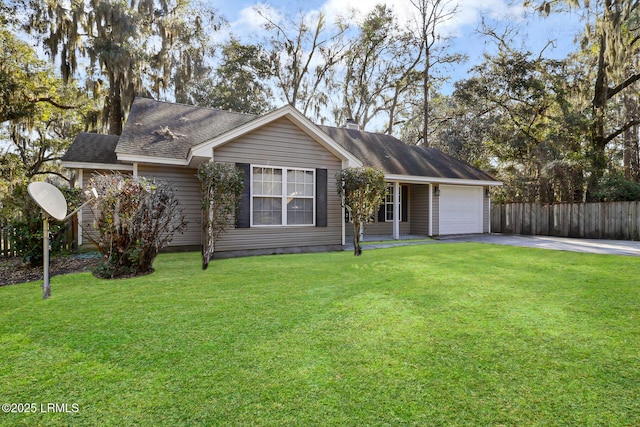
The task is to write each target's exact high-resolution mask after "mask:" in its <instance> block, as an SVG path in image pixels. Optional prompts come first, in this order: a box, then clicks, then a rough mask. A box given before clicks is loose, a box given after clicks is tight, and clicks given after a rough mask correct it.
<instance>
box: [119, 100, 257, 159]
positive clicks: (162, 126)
mask: <svg viewBox="0 0 640 427" xmlns="http://www.w3.org/2000/svg"><path fill="white" fill-rule="evenodd" d="M257 117H258V116H254V115H251V114H240V113H233V112H229V111H221V110H214V109H211V108H203V107H195V106H193V105H184V104H174V103H169V102H161V101H155V100H152V99H147V98H136V99H135V101H134V102H133V105H132V106H131V111H130V112H129V118H128V119H127V123H126V125H125V127H124V129H123V131H122V135H120V142H119V143H118V147H117V148H116V153H117V154H118V155H126V156H147V157H160V158H169V159H180V160H183V159H186V158H187V156H188V155H189V150H190V149H191V147H193V146H195V145H198V144H200V143H202V142H205V141H207V140H209V139H212V138H215V137H216V136H219V135H222V134H223V133H225V132H228V131H230V130H232V129H235V128H237V127H238V126H241V125H243V124H245V123H248V122H250V121H252V120H254V119H256V118H257Z"/></svg>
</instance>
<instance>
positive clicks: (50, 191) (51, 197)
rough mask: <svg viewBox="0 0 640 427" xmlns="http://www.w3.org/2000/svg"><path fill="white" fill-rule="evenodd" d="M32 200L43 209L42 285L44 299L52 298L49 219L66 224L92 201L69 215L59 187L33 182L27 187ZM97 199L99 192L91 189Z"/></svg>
mask: <svg viewBox="0 0 640 427" xmlns="http://www.w3.org/2000/svg"><path fill="white" fill-rule="evenodd" d="M27 190H28V191H29V195H30V196H31V198H32V199H33V200H34V201H35V202H36V203H37V204H38V206H40V208H42V258H43V259H42V268H43V269H44V274H43V276H44V283H43V284H42V298H43V299H47V298H49V297H50V296H51V283H50V282H49V240H50V239H49V217H51V218H53V219H56V220H58V221H61V222H64V221H66V220H68V219H69V218H71V217H72V216H73V215H75V214H76V212H78V211H79V210H80V209H82V208H83V207H84V206H85V205H87V203H90V202H91V200H88V201H86V202H85V203H83V204H82V205H81V206H80V207H79V208H77V209H76V210H75V211H73V212H71V213H70V214H69V215H67V200H66V199H65V198H64V195H63V194H62V193H61V192H60V190H58V188H57V187H55V186H53V185H51V184H49V183H47V182H32V183H31V184H29V186H28V187H27ZM91 191H92V193H93V196H94V197H95V198H96V199H97V198H98V192H97V191H96V189H95V188H92V189H91Z"/></svg>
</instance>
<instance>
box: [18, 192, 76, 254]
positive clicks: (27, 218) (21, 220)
mask: <svg viewBox="0 0 640 427" xmlns="http://www.w3.org/2000/svg"><path fill="white" fill-rule="evenodd" d="M60 191H61V192H62V194H63V195H64V196H65V199H66V200H67V211H72V210H73V209H75V208H76V207H77V206H79V205H80V203H81V200H82V197H81V190H80V189H73V188H72V189H69V188H61V189H60ZM7 203H9V206H10V207H11V209H12V211H13V219H12V220H11V221H10V222H9V235H10V236H11V247H12V248H14V249H15V250H16V252H17V253H18V255H19V256H20V257H21V258H22V260H23V261H25V262H28V263H29V264H30V265H31V266H38V265H42V261H43V253H42V216H41V215H40V212H41V211H42V210H41V209H40V207H39V206H38V205H37V204H36V203H35V202H34V201H33V199H32V198H31V197H30V196H29V194H28V192H27V187H26V186H24V185H21V186H18V187H16V188H15V190H14V191H13V194H12V196H11V198H10V199H8V200H7ZM68 227H70V223H60V222H58V221H52V220H50V222H49V233H50V253H51V254H52V255H55V254H59V253H62V252H65V251H67V250H70V249H71V248H73V243H74V242H70V241H68V239H67V237H66V233H67V230H68Z"/></svg>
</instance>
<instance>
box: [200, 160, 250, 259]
mask: <svg viewBox="0 0 640 427" xmlns="http://www.w3.org/2000/svg"><path fill="white" fill-rule="evenodd" d="M198 179H199V180H200V186H201V191H202V217H203V220H202V234H203V243H202V269H203V270H206V269H207V267H208V266H209V260H210V259H211V258H212V257H213V253H214V251H215V245H216V242H217V241H218V238H219V237H220V234H222V233H223V232H224V231H225V230H226V229H227V228H228V227H229V226H230V225H231V224H233V221H234V217H235V214H236V213H237V210H238V205H239V202H240V198H241V197H242V190H243V188H244V173H243V172H242V170H240V169H238V168H236V166H235V165H234V164H232V163H218V162H210V163H202V164H201V165H200V167H199V168H198Z"/></svg>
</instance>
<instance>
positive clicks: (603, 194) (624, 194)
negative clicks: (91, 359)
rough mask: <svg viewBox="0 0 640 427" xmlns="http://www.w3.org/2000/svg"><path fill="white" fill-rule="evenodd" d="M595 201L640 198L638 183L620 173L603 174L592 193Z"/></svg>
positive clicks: (639, 184) (624, 200)
mask: <svg viewBox="0 0 640 427" xmlns="http://www.w3.org/2000/svg"><path fill="white" fill-rule="evenodd" d="M593 199H594V201H596V202H627V201H635V200H640V183H638V182H635V181H632V180H630V179H626V178H625V177H624V176H623V175H621V174H607V175H605V176H603V177H602V178H601V179H600V181H599V185H598V188H597V191H595V193H594V195H593Z"/></svg>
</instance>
